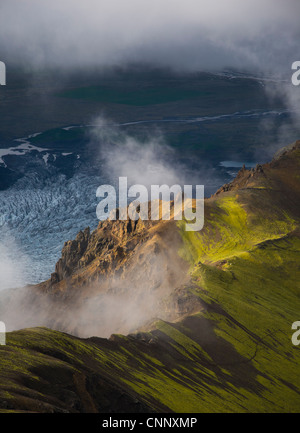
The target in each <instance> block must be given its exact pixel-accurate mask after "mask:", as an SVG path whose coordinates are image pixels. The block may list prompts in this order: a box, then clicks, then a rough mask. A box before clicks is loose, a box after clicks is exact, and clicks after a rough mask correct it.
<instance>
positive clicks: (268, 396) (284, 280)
mask: <svg viewBox="0 0 300 433" xmlns="http://www.w3.org/2000/svg"><path fill="white" fill-rule="evenodd" d="M299 173H300V141H298V142H296V143H295V144H294V145H293V146H290V147H288V148H286V149H285V150H283V151H282V152H281V153H280V154H277V155H276V157H275V158H274V159H273V160H272V161H271V162H270V163H269V164H265V165H263V166H257V167H256V168H255V169H252V170H246V169H242V170H241V171H240V172H239V173H238V175H237V177H236V179H235V180H234V181H233V182H232V183H231V184H228V185H225V186H224V187H223V188H221V189H220V190H219V191H218V192H217V193H216V194H215V195H214V196H213V197H211V198H210V199H207V200H206V202H205V226H204V229H203V230H202V231H201V232H199V233H197V232H186V231H185V230H184V227H183V225H182V223H175V222H174V221H169V222H168V221H166V222H163V221H160V222H157V223H151V222H149V223H146V224H142V223H141V222H139V223H138V224H137V225H132V224H131V223H130V222H129V223H124V222H108V221H107V222H105V223H102V224H100V225H99V227H98V229H96V230H95V231H94V232H93V233H89V231H88V230H85V231H84V232H81V233H80V234H79V235H78V237H77V238H76V240H75V241H69V242H67V243H66V244H65V246H64V249H63V252H62V258H61V259H60V261H59V262H58V264H57V267H56V272H55V274H53V275H52V277H51V280H49V281H47V282H45V283H43V284H41V285H38V286H34V287H32V288H27V289H26V290H25V291H24V295H23V298H22V302H23V304H22V308H23V309H26V310H27V311H28V317H27V318H24V317H22V320H23V322H22V321H20V324H21V322H22V323H25V325H24V326H27V324H29V325H30V323H31V322H30V321H32V322H34V321H36V323H37V322H38V321H39V320H40V321H41V322H42V319H43V321H44V322H43V324H45V325H47V326H51V327H54V328H56V329H60V330H61V331H66V332H72V333H77V334H78V335H82V332H81V329H80V325H82V327H83V328H84V327H85V326H87V323H86V319H85V321H84V320H83V321H82V322H81V323H80V320H79V319H78V317H79V316H77V327H76V326H75V322H76V321H75V322H72V321H71V320H70V317H71V316H70V315H69V312H70V311H71V312H72V314H73V315H74V314H75V317H76V311H77V313H79V311H80V310H79V309H78V308H79V305H81V304H82V303H84V302H87V301H86V300H87V299H88V300H90V301H91V303H92V304H93V305H94V306H95V310H89V311H91V314H92V316H91V318H92V319H93V320H94V321H95V322H94V325H95V327H94V328H92V327H90V328H89V327H88V326H87V328H86V329H89V331H91V330H92V329H93V330H94V331H97V329H98V330H101V321H102V320H101V315H102V314H103V320H104V321H106V323H105V326H104V329H105V330H106V331H107V330H108V329H109V326H108V325H109V323H107V321H108V320H109V316H108V317H106V316H105V314H104V313H105V312H104V311H100V310H99V311H100V313H98V315H97V314H94V313H95V311H96V313H97V311H98V308H100V306H101V299H103V296H104V295H105V296H107V295H108V294H109V295H110V298H109V299H111V297H112V298H113V299H118V298H121V300H122V301H121V303H120V305H119V309H117V308H116V309H115V310H114V311H113V312H112V311H111V312H110V314H111V316H110V317H111V320H112V321H114V317H115V316H117V318H118V320H115V321H114V325H115V326H116V329H122V326H123V327H125V328H126V326H124V321H125V322H126V320H125V319H126V316H122V311H123V308H125V307H126V306H127V305H128V304H127V303H126V302H127V301H128V298H129V299H130V300H131V301H132V302H133V304H132V305H133V306H136V308H138V307H139V305H142V304H143V302H142V301H143V297H144V296H145V293H147V295H149V296H150V298H147V296H146V299H147V300H148V299H151V300H152V299H153V298H152V296H151V294H153V293H157V294H158V296H157V297H155V298H154V299H155V301H157V304H155V302H154V303H153V304H151V308H152V307H153V308H154V311H155V313H156V312H158V314H157V315H158V316H159V317H160V318H161V317H162V316H164V317H163V318H164V320H158V319H155V317H152V316H151V314H150V313H151V311H150V313H149V314H145V316H144V319H145V320H144V323H143V320H142V319H143V317H139V320H138V322H139V324H140V330H138V331H136V332H134V333H132V334H130V335H128V336H127V337H126V336H123V335H113V336H112V337H111V338H110V339H109V340H107V339H102V338H97V337H93V338H87V339H82V338H78V337H74V336H70V335H67V334H65V333H64V332H59V331H52V330H49V329H46V328H34V329H23V330H21V331H14V332H11V333H9V334H8V336H7V345H6V346H2V347H0V353H1V358H0V359H1V363H0V376H1V386H0V396H1V400H0V407H1V408H2V409H1V410H2V411H10V410H12V411H20V410H24V411H36V412H49V411H54V412H55V411H68V412H76V411H87V412H92V411H100V412H101V411H102V412H109V411H112V412H114V411H116V412H122V411H124V412H130V411H133V412H138V411H175V412H248V411H250V412H298V411H299V407H300V379H299V362H300V352H299V348H298V347H297V346H293V345H292V342H291V336H292V332H293V331H292V330H291V325H292V323H293V322H295V321H297V320H299V309H300V283H299V281H300V268H299V262H300V224H299V223H300V205H299V203H300V177H299V176H300V174H299ZM154 271H156V273H155V274H154ZM158 271H159V272H158ZM116 282H117V283H116ZM122 282H123V283H124V284H122ZM128 282H130V284H128ZM101 297H102V298H101ZM17 298H18V295H17V294H16V296H15V299H13V297H12V296H11V299H10V301H9V296H8V300H7V302H8V303H7V304H6V307H7V309H6V312H9V311H10V312H12V311H13V308H14V305H16V304H14V303H16V302H17ZM41 300H42V301H41ZM105 300H107V298H105ZM44 301H46V303H44ZM139 301H141V302H142V304H139ZM9 302H11V304H9ZM74 305H75V306H76V308H74ZM107 305H109V304H107ZM114 305H115V304H113V306H114ZM37 307H38V308H37ZM46 307H47V311H46V312H45V309H46ZM43 310H44V311H43ZM150 310H151V309H150ZM143 311H144V310H143ZM145 311H146V310H145ZM128 312H131V310H130V309H128V311H127V314H128ZM55 313H56V314H55ZM1 314H2V313H1ZM3 314H4V312H3ZM32 314H35V318H34V319H32V317H30V315H32ZM119 316H120V317H119ZM1 318H2V316H1ZM4 319H5V320H6V318H5V315H4ZM7 319H8V322H9V317H7ZM1 320H3V319H1ZM88 325H89V326H90V324H88ZM125 325H126V323H125ZM130 325H131V326H133V322H130V321H129V322H127V327H128V328H130ZM117 332H118V331H117ZM95 334H96V332H95ZM95 334H94V335H95ZM89 335H92V334H91V333H90V334H89ZM98 335H99V334H98Z"/></svg>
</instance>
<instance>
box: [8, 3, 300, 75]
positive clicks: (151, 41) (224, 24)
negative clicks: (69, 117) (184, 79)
mask: <svg viewBox="0 0 300 433" xmlns="http://www.w3.org/2000/svg"><path fill="white" fill-rule="evenodd" d="M299 12H300V3H299V1H298V0H243V1H240V0H223V1H219V0H211V1H209V2H207V1H206V0H186V1H185V2H179V1H174V0H163V1H162V0H152V1H151V2H150V1H147V0H128V1H126V2H124V1H121V0H115V1H111V2H102V1H98V0H86V1H85V2H82V1H79V0H64V1H63V2H62V1H58V0H51V1H50V0H46V1H43V2H41V1H40V0H27V1H26V2H20V1H19V0H2V1H1V5H0V41H1V42H0V53H1V57H3V59H2V60H4V61H5V60H6V61H8V62H9V63H15V64H20V62H21V63H23V64H25V65H27V66H28V67H44V66H49V65H50V66H59V67H67V68H68V67H71V68H73V67H82V68H86V67H89V66H94V65H97V66H103V67H106V66H116V65H124V64H126V63H128V62H146V63H149V64H157V65H159V66H166V67H171V68H175V69H179V70H191V71H193V70H199V69H201V70H204V69H211V68H215V69H220V68H223V67H237V68H244V69H245V68H252V69H253V68H254V69H256V70H261V71H269V72H273V73H274V74H276V73H277V72H278V71H281V72H283V71H285V72H284V73H286V70H287V69H286V68H288V67H289V64H290V63H291V62H292V61H294V60H299V59H295V56H297V54H298V52H299V51H298V41H299V35H300V30H299V23H298V17H299V15H300V14H299Z"/></svg>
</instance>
